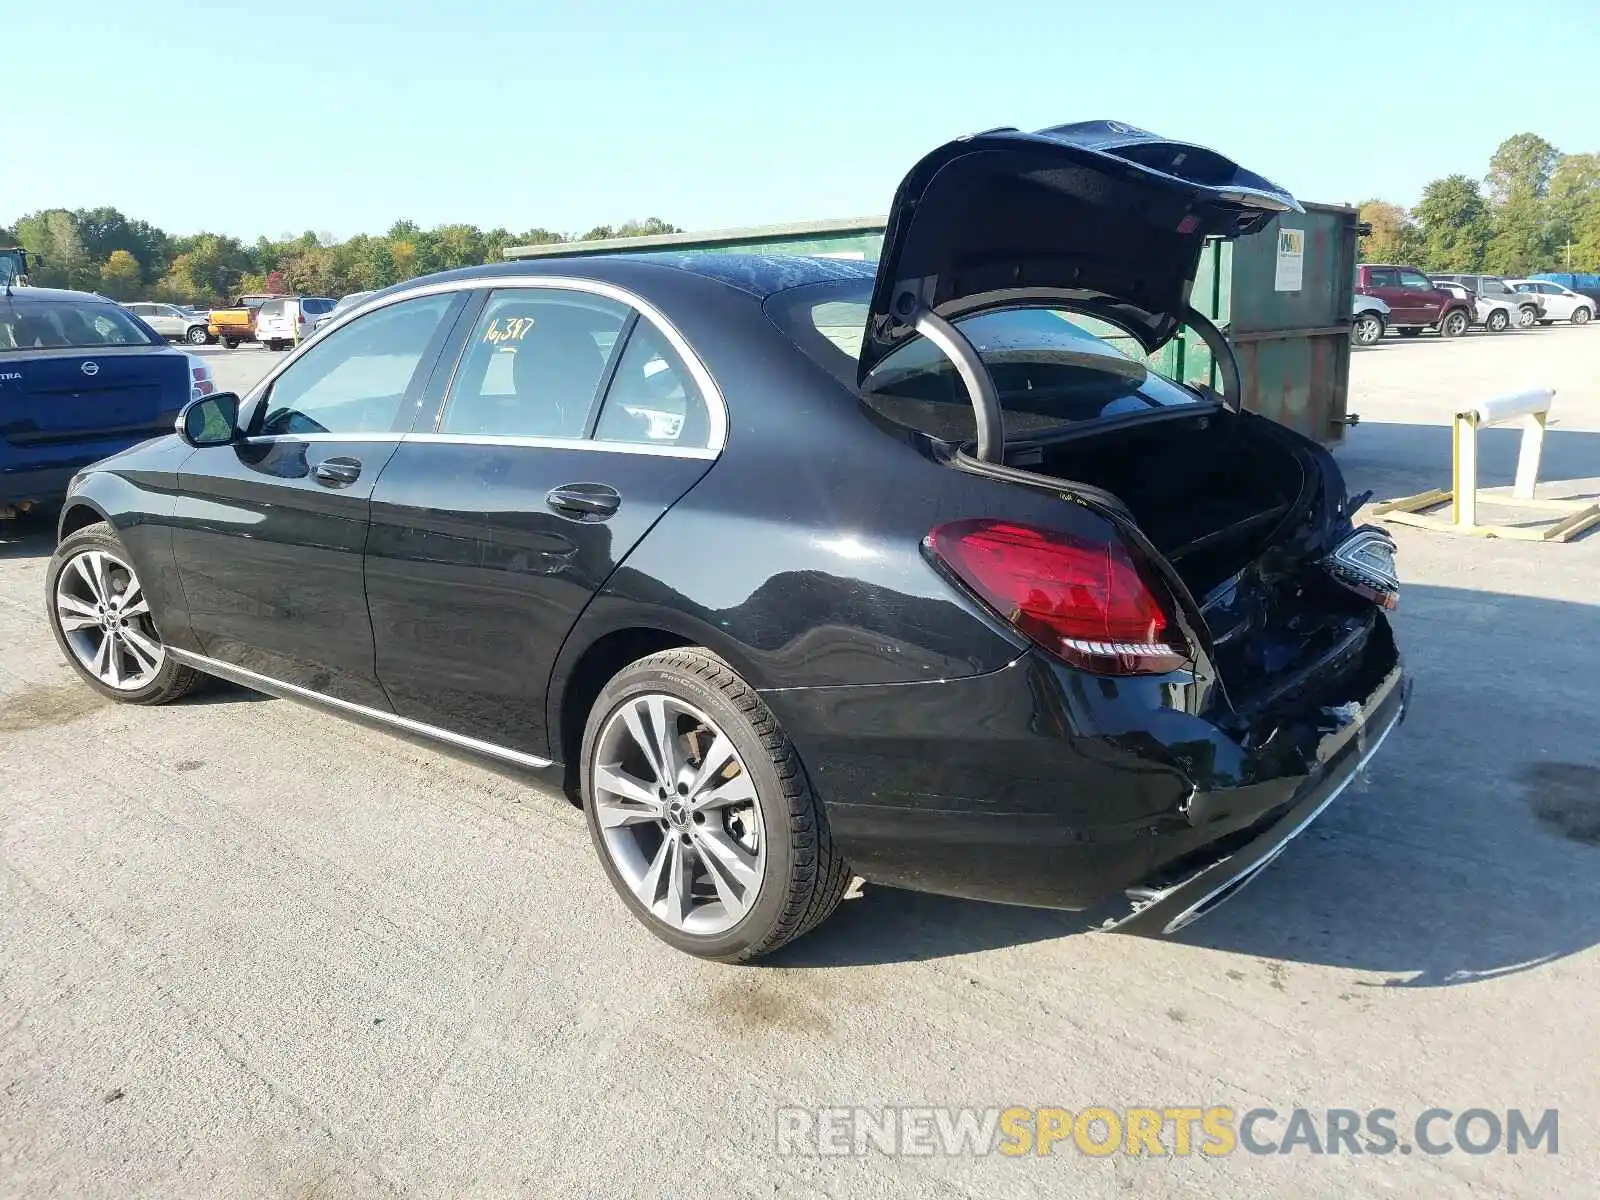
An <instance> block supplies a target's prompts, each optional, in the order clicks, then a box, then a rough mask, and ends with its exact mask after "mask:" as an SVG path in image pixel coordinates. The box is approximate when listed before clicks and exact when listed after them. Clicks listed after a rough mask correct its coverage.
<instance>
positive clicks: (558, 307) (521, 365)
mask: <svg viewBox="0 0 1600 1200" xmlns="http://www.w3.org/2000/svg"><path fill="white" fill-rule="evenodd" d="M629 315H630V310H629V309H628V308H627V307H626V306H625V305H622V304H618V303H616V302H615V301H612V300H607V299H606V298H605V297H603V296H591V295H588V294H587V293H583V292H565V291H558V290H556V289H553V288H513V289H508V290H505V291H500V292H493V293H491V294H490V297H489V302H488V304H486V305H485V306H484V309H483V312H482V313H481V314H480V315H479V317H478V323H477V325H476V326H475V327H474V328H473V330H472V335H471V337H470V338H469V339H468V341H467V347H466V352H465V354H464V355H463V356H462V359H461V364H460V366H459V367H458V368H457V369H456V375H455V379H454V380H453V381H452V382H451V384H450V395H449V398H448V399H447V401H446V402H445V410H444V416H443V418H442V420H441V421H440V424H439V432H440V433H454V434H464V435H476V436H479V437H536V438H581V437H582V436H583V434H584V430H585V429H587V428H588V425H589V416H590V414H591V413H592V412H593V411H594V402H595V398H596V394H597V393H598V391H599V389H600V381H601V380H602V379H603V378H604V377H605V371H606V364H607V363H608V362H609V360H610V356H611V352H612V350H613V348H614V347H615V346H616V343H617V338H618V336H619V335H620V334H621V332H622V327H623V325H624V324H625V323H626V321H627V319H628V317H629Z"/></svg>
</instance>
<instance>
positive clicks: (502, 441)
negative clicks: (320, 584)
mask: <svg viewBox="0 0 1600 1200" xmlns="http://www.w3.org/2000/svg"><path fill="white" fill-rule="evenodd" d="M242 442H243V444H244V445H246V446H272V445H276V444H277V443H279V442H383V443H392V444H395V445H401V444H405V443H417V444H420V445H433V446H528V447H533V448H535V449H542V450H589V451H599V452H600V453H602V454H647V455H652V456H654V457H656V458H698V459H703V460H707V461H709V460H711V459H714V458H716V457H717V451H715V450H706V449H701V448H699V447H694V446H656V445H652V444H651V443H649V442H602V441H597V440H595V439H593V438H546V437H519V436H512V435H495V434H486V433H485V434H480V433H264V434H258V435H257V436H255V437H248V438H244V439H242Z"/></svg>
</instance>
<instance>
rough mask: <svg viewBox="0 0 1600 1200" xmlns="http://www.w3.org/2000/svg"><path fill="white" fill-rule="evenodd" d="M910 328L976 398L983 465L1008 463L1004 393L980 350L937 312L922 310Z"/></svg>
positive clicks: (911, 317) (913, 315)
mask: <svg viewBox="0 0 1600 1200" xmlns="http://www.w3.org/2000/svg"><path fill="white" fill-rule="evenodd" d="M905 322H906V324H908V325H910V326H911V328H913V329H915V330H916V331H917V332H918V333H920V334H921V335H922V336H923V337H925V338H927V339H928V340H929V341H930V342H932V343H933V344H934V345H935V346H937V347H938V348H939V350H940V351H941V352H942V353H943V354H944V356H945V357H946V358H948V359H949V360H950V361H951V363H952V364H954V366H955V369H956V374H957V375H959V376H961V382H962V383H964V384H966V385H967V395H968V396H970V397H971V398H972V411H973V414H974V416H976V418H977V422H978V446H977V454H976V455H975V457H976V458H978V459H979V460H980V461H982V462H987V463H1001V462H1004V461H1005V453H1006V428H1005V421H1004V419H1003V418H1002V416H1001V414H1000V393H999V392H998V391H996V390H995V386H994V379H993V377H992V376H991V375H990V374H989V368H988V367H986V366H984V364H983V358H982V356H981V355H979V353H978V348H977V347H976V346H974V345H973V344H972V343H971V342H970V341H968V340H967V335H966V334H964V333H962V332H961V330H959V329H957V328H956V327H955V326H954V325H952V324H951V323H950V322H949V321H946V320H945V319H944V318H943V317H941V316H940V315H939V314H938V313H936V312H934V311H933V309H931V308H928V307H926V306H925V305H922V306H919V307H918V308H916V309H915V310H914V311H913V312H911V313H910V314H909V315H908V316H906V317H905Z"/></svg>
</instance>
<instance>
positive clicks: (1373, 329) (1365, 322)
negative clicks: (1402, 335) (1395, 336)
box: [1350, 292, 1389, 346]
mask: <svg viewBox="0 0 1600 1200" xmlns="http://www.w3.org/2000/svg"><path fill="white" fill-rule="evenodd" d="M1387 328H1389V306H1388V305H1387V304H1386V303H1384V302H1383V301H1382V300H1380V299H1378V298H1377V297H1376V296H1363V295H1362V294H1361V293H1360V292H1357V293H1356V295H1355V299H1354V300H1352V301H1351V304H1350V340H1351V341H1352V342H1354V343H1355V344H1356V345H1358V346H1374V345H1377V343H1379V342H1380V341H1382V340H1383V331H1384V330H1385V329H1387Z"/></svg>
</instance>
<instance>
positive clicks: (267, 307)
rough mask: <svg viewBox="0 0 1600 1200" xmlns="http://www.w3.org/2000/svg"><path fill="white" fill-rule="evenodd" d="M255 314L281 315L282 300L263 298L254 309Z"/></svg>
mask: <svg viewBox="0 0 1600 1200" xmlns="http://www.w3.org/2000/svg"><path fill="white" fill-rule="evenodd" d="M256 316H257V317H281V316H283V301H282V300H263V301H262V302H261V304H260V306H259V307H258V308H257V309H256Z"/></svg>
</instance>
